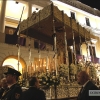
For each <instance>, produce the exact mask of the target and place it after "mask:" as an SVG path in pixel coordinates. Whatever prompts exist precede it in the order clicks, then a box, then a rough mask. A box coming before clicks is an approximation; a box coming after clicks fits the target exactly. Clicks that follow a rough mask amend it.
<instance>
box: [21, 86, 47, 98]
mask: <svg viewBox="0 0 100 100" xmlns="http://www.w3.org/2000/svg"><path fill="white" fill-rule="evenodd" d="M22 100H46V97H45V93H44V92H43V91H42V90H40V89H37V88H36V87H30V88H29V89H28V90H26V91H24V92H23V95H22Z"/></svg>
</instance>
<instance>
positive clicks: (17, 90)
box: [0, 83, 22, 100]
mask: <svg viewBox="0 0 100 100" xmlns="http://www.w3.org/2000/svg"><path fill="white" fill-rule="evenodd" d="M21 96H22V89H21V87H20V86H19V85H18V84H17V83H16V84H14V85H13V86H11V87H10V88H9V90H7V91H4V93H3V95H2V97H1V99H0V100H21Z"/></svg>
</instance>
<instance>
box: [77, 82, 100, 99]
mask: <svg viewBox="0 0 100 100" xmlns="http://www.w3.org/2000/svg"><path fill="white" fill-rule="evenodd" d="M89 90H99V89H98V87H97V86H96V85H95V84H93V82H91V81H89V82H88V83H87V84H86V85H85V87H84V88H83V89H82V91H80V93H79V95H78V98H77V100H100V96H89Z"/></svg>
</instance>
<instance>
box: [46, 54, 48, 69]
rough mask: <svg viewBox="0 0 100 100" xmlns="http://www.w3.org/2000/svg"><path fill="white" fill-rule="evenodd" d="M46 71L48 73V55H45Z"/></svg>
mask: <svg viewBox="0 0 100 100" xmlns="http://www.w3.org/2000/svg"><path fill="white" fill-rule="evenodd" d="M46 70H47V71H48V55H47V59H46Z"/></svg>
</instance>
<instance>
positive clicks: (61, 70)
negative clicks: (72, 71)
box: [58, 64, 69, 77]
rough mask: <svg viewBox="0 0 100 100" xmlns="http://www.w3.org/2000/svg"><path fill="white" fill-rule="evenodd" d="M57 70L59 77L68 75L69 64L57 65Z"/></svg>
mask: <svg viewBox="0 0 100 100" xmlns="http://www.w3.org/2000/svg"><path fill="white" fill-rule="evenodd" d="M58 71H59V75H60V76H61V77H66V76H68V75H69V66H68V65H66V64H60V65H59V67H58Z"/></svg>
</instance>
